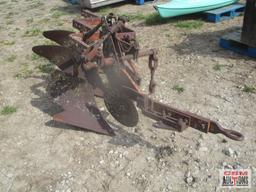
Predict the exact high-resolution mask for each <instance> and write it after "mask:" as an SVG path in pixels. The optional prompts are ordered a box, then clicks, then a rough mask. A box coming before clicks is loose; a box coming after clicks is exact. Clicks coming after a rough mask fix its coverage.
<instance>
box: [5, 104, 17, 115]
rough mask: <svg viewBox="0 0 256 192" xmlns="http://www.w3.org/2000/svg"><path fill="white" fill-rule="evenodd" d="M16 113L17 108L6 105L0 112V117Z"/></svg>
mask: <svg viewBox="0 0 256 192" xmlns="http://www.w3.org/2000/svg"><path fill="white" fill-rule="evenodd" d="M16 111H17V108H16V107H14V106H9V105H6V106H4V107H3V109H2V110H1V115H10V114H12V113H15V112H16Z"/></svg>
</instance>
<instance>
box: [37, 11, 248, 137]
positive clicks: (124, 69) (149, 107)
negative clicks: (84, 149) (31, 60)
mask: <svg viewBox="0 0 256 192" xmlns="http://www.w3.org/2000/svg"><path fill="white" fill-rule="evenodd" d="M126 22H127V20H126V18H124V17H117V16H115V15H114V14H109V15H107V16H105V17H100V16H98V15H96V14H94V13H91V12H89V11H83V12H82V18H79V19H74V20H73V27H74V28H76V29H78V30H79V32H77V33H75V32H70V31H64V30H53V31H46V32H44V33H43V35H44V36H45V37H46V38H48V39H50V40H52V41H54V42H56V43H57V44H59V45H41V46H35V47H33V51H34V52H35V53H36V54H38V55H40V56H43V57H45V58H47V59H48V60H50V61H51V62H52V63H54V64H55V65H57V66H58V68H59V69H60V70H61V71H62V72H64V73H66V74H67V75H69V76H70V77H71V79H72V81H73V82H75V83H74V84H73V86H71V87H69V88H65V89H62V90H61V91H60V93H59V94H58V95H57V97H56V102H57V103H58V104H59V105H60V106H61V107H62V109H63V111H62V112H61V113H58V114H55V115H54V116H53V119H54V120H55V121H58V122H62V123H66V124H70V125H73V126H77V127H80V128H84V129H87V130H90V131H94V132H96V133H101V134H106V135H114V131H113V129H112V128H111V126H110V125H109V124H108V123H107V122H106V121H105V119H104V118H103V116H102V115H101V112H100V110H99V109H98V107H97V105H96V102H95V97H100V98H102V99H103V100H104V103H105V105H106V108H107V109H108V111H109V112H110V114H111V115H112V116H113V117H114V118H115V119H116V120H117V121H118V122H120V123H121V124H123V125H125V126H127V127H132V126H136V125H137V123H138V121H139V118H138V111H137V108H139V109H140V110H141V111H142V113H143V114H144V115H145V116H147V117H149V118H152V119H154V120H156V123H154V125H153V126H154V127H155V128H163V129H170V130H173V129H176V130H177V131H180V132H181V131H183V130H185V129H186V128H188V127H192V128H195V129H197V130H199V131H202V132H204V133H208V132H209V133H214V134H218V133H221V134H224V135H225V136H226V137H228V138H230V139H233V140H237V141H241V140H243V139H244V137H243V135H242V134H241V133H239V132H237V131H234V130H228V129H224V128H223V127H221V126H220V125H219V124H218V123H217V122H215V121H211V120H210V119H207V118H204V117H201V116H198V115H195V114H192V113H190V112H185V111H181V110H178V109H175V108H172V107H170V106H167V105H165V104H162V103H159V102H157V101H154V100H153V99H151V98H150V97H149V96H148V95H147V94H145V93H143V92H142V91H141V89H140V82H141V77H140V75H139V73H138V70H137V68H138V64H137V61H138V58H139V57H148V67H149V70H150V73H151V78H150V82H149V92H150V93H152V92H153V91H154V88H155V85H156V84H155V82H154V73H155V70H156V68H157V62H158V59H157V51H156V50H154V49H150V50H141V49H139V45H138V42H137V40H136V34H135V32H134V31H133V30H131V29H129V28H128V27H127V26H126V25H125V23H126Z"/></svg>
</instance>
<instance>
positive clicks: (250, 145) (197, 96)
mask: <svg viewBox="0 0 256 192" xmlns="http://www.w3.org/2000/svg"><path fill="white" fill-rule="evenodd" d="M0 10H1V12H0V46H1V49H0V55H1V57H0V61H1V65H0V108H1V110H2V113H1V115H0V122H1V123H0V152H1V153H0V154H1V155H0V191H3V192H8V191H9V192H11V191H56V192H57V191H59V192H62V191H63V192H64V191H65V192H70V191H74V192H77V191H78V192H79V191H81V192H85V191H88V192H94V191H97V192H101V191H104V192H106V191H109V192H112V191H116V192H117V191H150V192H159V191H161V192H162V191H163V192H168V191H174V192H176V191H197V192H205V191H207V192H208V191H209V192H210V191H227V190H224V189H220V188H219V169H221V168H223V167H229V168H231V167H233V168H250V169H252V172H253V179H254V184H253V187H252V188H251V189H241V190H237V191H256V188H255V185H256V184H255V178H256V161H255V157H256V147H255V144H256V139H255V138H256V129H255V126H256V121H255V119H256V113H255V111H256V105H255V100H256V94H255V93H248V92H244V91H243V88H244V86H245V85H247V86H255V85H256V70H255V66H256V62H255V60H253V59H251V58H247V57H243V56H240V55H237V54H234V53H231V52H229V51H226V50H223V49H221V48H220V47H219V46H218V39H219V37H221V36H222V35H224V34H227V33H228V32H232V31H234V30H235V29H236V27H237V26H241V25H242V20H243V17H237V18H235V19H233V20H229V21H225V22H222V23H218V24H213V23H208V22H205V21H198V20H199V19H200V18H201V16H193V17H192V18H191V17H183V18H181V19H171V20H169V22H167V23H165V24H161V25H146V24H145V22H144V21H143V19H133V20H132V21H131V22H130V24H129V25H130V26H131V27H132V28H133V29H134V30H135V31H136V32H137V36H138V40H139V42H140V46H141V47H144V48H152V47H154V48H157V49H158V52H159V68H158V70H157V72H156V81H157V82H158V85H157V89H156V93H155V94H154V95H153V96H154V97H155V98H157V99H158V100H160V101H161V102H164V103H167V104H170V105H171V106H173V107H176V108H179V109H183V110H188V111H191V112H194V113H197V114H199V115H203V116H205V117H208V118H211V119H212V120H216V121H218V122H220V123H221V125H223V126H224V127H227V128H230V129H234V130H237V131H240V132H242V133H243V134H244V135H245V140H244V141H243V142H236V141H232V140H230V139H227V138H225V137H224V136H223V135H213V134H207V135H206V134H202V133H200V132H198V131H196V130H194V129H187V130H186V131H185V132H183V133H177V132H173V131H166V130H155V129H154V128H152V122H153V121H152V120H150V119H148V118H146V117H144V116H142V115H141V114H140V122H139V124H138V125H137V126H136V127H134V128H127V127H124V126H122V125H120V124H119V123H117V122H116V121H115V120H114V119H113V118H112V117H111V116H110V115H109V116H108V117H107V119H108V121H109V122H110V124H111V126H112V127H113V128H114V129H115V131H116V134H117V135H116V136H115V137H112V138H111V137H108V136H102V135H97V134H94V133H91V132H85V131H82V130H80V129H76V128H74V127H70V126H68V125H62V124H58V123H56V122H53V121H52V117H51V116H52V114H54V112H55V111H56V106H55V104H54V103H53V102H52V100H51V99H50V97H49V95H48V93H47V92H46V90H45V88H46V86H47V84H48V82H47V79H48V76H49V74H48V73H45V72H48V71H49V63H48V62H47V61H45V60H43V59H40V58H38V57H36V56H35V55H33V54H32V51H31V47H32V46H34V45H38V44H42V43H44V44H46V43H49V41H47V40H45V39H44V38H43V37H42V35H41V32H42V31H44V30H50V29H66V30H70V29H72V26H71V21H72V19H73V18H74V17H77V16H79V7H78V6H73V5H70V4H67V3H66V2H64V1H60V0H52V1H43V0H33V1H32V0H20V1H15V0H12V1H7V0H0ZM107 11H114V12H116V13H118V14H124V13H125V14H129V15H131V14H135V15H136V14H138V13H143V14H148V13H150V12H154V9H153V7H152V4H147V5H145V6H136V5H132V4H121V5H118V6H114V7H112V8H111V9H104V10H99V12H101V13H104V12H107ZM187 21H190V22H199V23H200V26H199V27H195V28H192V29H184V28H180V27H179V26H178V24H177V23H180V22H187ZM140 69H141V73H142V76H143V85H142V88H143V89H144V90H145V91H147V85H148V79H149V72H148V71H147V70H144V69H147V61H146V60H144V59H142V60H141V61H140ZM175 85H179V86H180V87H181V88H183V89H184V91H183V92H181V93H178V92H177V91H176V90H174V89H173V87H174V86H175ZM6 106H10V109H9V111H8V112H4V111H3V109H4V107H6ZM15 110H16V112H15ZM4 113H12V114H9V115H7V114H4Z"/></svg>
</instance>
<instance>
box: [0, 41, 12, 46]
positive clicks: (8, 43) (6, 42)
mask: <svg viewBox="0 0 256 192" xmlns="http://www.w3.org/2000/svg"><path fill="white" fill-rule="evenodd" d="M13 44H15V41H8V40H3V41H0V45H13Z"/></svg>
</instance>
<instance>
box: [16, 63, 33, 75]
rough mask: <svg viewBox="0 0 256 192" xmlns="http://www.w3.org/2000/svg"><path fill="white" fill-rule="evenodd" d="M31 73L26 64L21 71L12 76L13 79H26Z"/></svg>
mask: <svg viewBox="0 0 256 192" xmlns="http://www.w3.org/2000/svg"><path fill="white" fill-rule="evenodd" d="M32 73H33V71H32V70H31V69H29V67H28V65H27V64H23V65H22V68H21V70H20V71H19V72H18V73H16V74H15V75H14V77H16V78H18V79H21V78H27V77H29V75H31V74H32Z"/></svg>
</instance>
